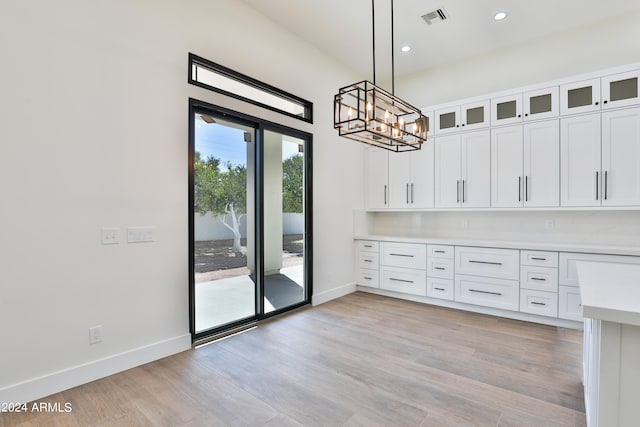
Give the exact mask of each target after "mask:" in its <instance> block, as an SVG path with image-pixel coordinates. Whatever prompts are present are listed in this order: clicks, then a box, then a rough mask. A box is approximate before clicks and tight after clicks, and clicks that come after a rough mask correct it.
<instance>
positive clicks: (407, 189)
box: [405, 183, 409, 204]
mask: <svg viewBox="0 0 640 427" xmlns="http://www.w3.org/2000/svg"><path fill="white" fill-rule="evenodd" d="M406 187H407V188H406V191H405V193H406V195H407V204H409V184H408V183H407V185H406Z"/></svg>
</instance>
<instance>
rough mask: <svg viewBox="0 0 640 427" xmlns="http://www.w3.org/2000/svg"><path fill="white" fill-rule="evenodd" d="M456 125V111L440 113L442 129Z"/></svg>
mask: <svg viewBox="0 0 640 427" xmlns="http://www.w3.org/2000/svg"><path fill="white" fill-rule="evenodd" d="M454 127H456V113H455V112H451V113H445V114H440V129H451V128H454Z"/></svg>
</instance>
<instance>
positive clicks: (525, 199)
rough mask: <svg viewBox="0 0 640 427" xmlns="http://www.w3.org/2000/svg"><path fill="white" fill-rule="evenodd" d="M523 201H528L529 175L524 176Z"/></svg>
mask: <svg viewBox="0 0 640 427" xmlns="http://www.w3.org/2000/svg"><path fill="white" fill-rule="evenodd" d="M524 201H525V202H528V201H529V175H527V176H525V177H524Z"/></svg>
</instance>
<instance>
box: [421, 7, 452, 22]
mask: <svg viewBox="0 0 640 427" xmlns="http://www.w3.org/2000/svg"><path fill="white" fill-rule="evenodd" d="M422 19H424V22H426V23H427V24H429V25H431V24H434V23H436V22H441V21H446V20H447V19H449V14H448V13H447V11H446V10H444V8H442V7H441V8H440V9H436V10H434V11H432V12H429V13H426V14H424V15H422Z"/></svg>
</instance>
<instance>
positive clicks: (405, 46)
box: [400, 44, 411, 52]
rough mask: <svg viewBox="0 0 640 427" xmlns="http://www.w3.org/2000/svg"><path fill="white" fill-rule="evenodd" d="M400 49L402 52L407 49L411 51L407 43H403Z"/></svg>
mask: <svg viewBox="0 0 640 427" xmlns="http://www.w3.org/2000/svg"><path fill="white" fill-rule="evenodd" d="M400 50H401V51H403V52H409V51H411V46H409V45H408V44H407V45H404V46H402V47H401V48H400Z"/></svg>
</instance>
